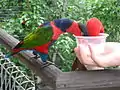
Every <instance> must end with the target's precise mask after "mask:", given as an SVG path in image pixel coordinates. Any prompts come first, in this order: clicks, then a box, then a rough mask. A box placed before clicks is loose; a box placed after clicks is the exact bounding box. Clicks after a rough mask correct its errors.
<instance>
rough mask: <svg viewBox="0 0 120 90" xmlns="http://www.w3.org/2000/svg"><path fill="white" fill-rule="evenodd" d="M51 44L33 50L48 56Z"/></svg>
mask: <svg viewBox="0 0 120 90" xmlns="http://www.w3.org/2000/svg"><path fill="white" fill-rule="evenodd" d="M50 44H51V42H48V43H47V44H43V45H41V46H36V47H34V48H33V49H35V50H36V51H38V52H41V53H44V54H48V48H49V46H50Z"/></svg>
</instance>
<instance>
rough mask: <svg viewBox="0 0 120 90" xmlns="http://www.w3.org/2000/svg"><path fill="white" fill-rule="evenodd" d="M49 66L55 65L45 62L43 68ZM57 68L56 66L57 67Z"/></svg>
mask: <svg viewBox="0 0 120 90" xmlns="http://www.w3.org/2000/svg"><path fill="white" fill-rule="evenodd" d="M49 65H55V64H54V63H53V62H50V61H47V62H45V63H44V64H43V65H42V66H41V68H45V67H47V66H49ZM55 66H56V65H55Z"/></svg>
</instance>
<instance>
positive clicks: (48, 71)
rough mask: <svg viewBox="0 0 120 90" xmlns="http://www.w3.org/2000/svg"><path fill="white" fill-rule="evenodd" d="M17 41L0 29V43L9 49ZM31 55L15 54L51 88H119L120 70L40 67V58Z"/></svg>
mask: <svg viewBox="0 0 120 90" xmlns="http://www.w3.org/2000/svg"><path fill="white" fill-rule="evenodd" d="M18 42H19V41H18V40H17V39H15V38H14V37H12V36H11V35H9V34H8V33H7V32H5V31H4V30H2V29H0V43H1V44H2V45H4V46H5V47H6V48H7V49H9V50H11V49H12V48H13V47H14V46H15V45H16V44H17V43H18ZM32 56H33V55H32V54H31V53H29V52H21V53H19V54H17V55H15V57H18V58H19V59H20V60H21V62H23V63H25V64H26V65H27V66H28V67H29V68H30V69H31V70H32V71H34V72H35V73H36V75H38V76H39V77H40V78H41V79H42V81H43V83H44V84H45V85H47V86H49V89H51V90H120V70H101V71H100V70H99V71H73V72H62V71H61V70H59V69H58V68H57V67H55V66H53V65H50V66H48V67H45V68H42V69H41V66H42V62H41V60H40V59H37V60H36V59H34V58H32ZM47 90H48V89H47Z"/></svg>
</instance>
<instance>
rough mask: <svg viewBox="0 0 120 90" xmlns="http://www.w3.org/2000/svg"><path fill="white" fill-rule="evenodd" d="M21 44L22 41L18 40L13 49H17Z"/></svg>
mask: <svg viewBox="0 0 120 90" xmlns="http://www.w3.org/2000/svg"><path fill="white" fill-rule="evenodd" d="M22 45H23V41H20V42H19V43H18V44H17V45H16V46H15V47H14V48H13V49H18V48H20V47H21V46H22Z"/></svg>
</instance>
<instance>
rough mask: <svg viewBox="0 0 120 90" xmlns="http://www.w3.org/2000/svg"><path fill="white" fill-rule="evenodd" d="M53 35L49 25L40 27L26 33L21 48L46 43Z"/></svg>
mask: <svg viewBox="0 0 120 90" xmlns="http://www.w3.org/2000/svg"><path fill="white" fill-rule="evenodd" d="M52 36H53V31H52V27H51V26H46V27H41V28H38V29H37V30H35V31H33V32H32V33H30V34H29V35H27V36H26V37H25V38H24V40H23V42H24V44H23V45H22V46H21V48H34V47H35V46H41V45H43V44H47V43H48V42H49V41H50V40H51V38H52Z"/></svg>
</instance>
